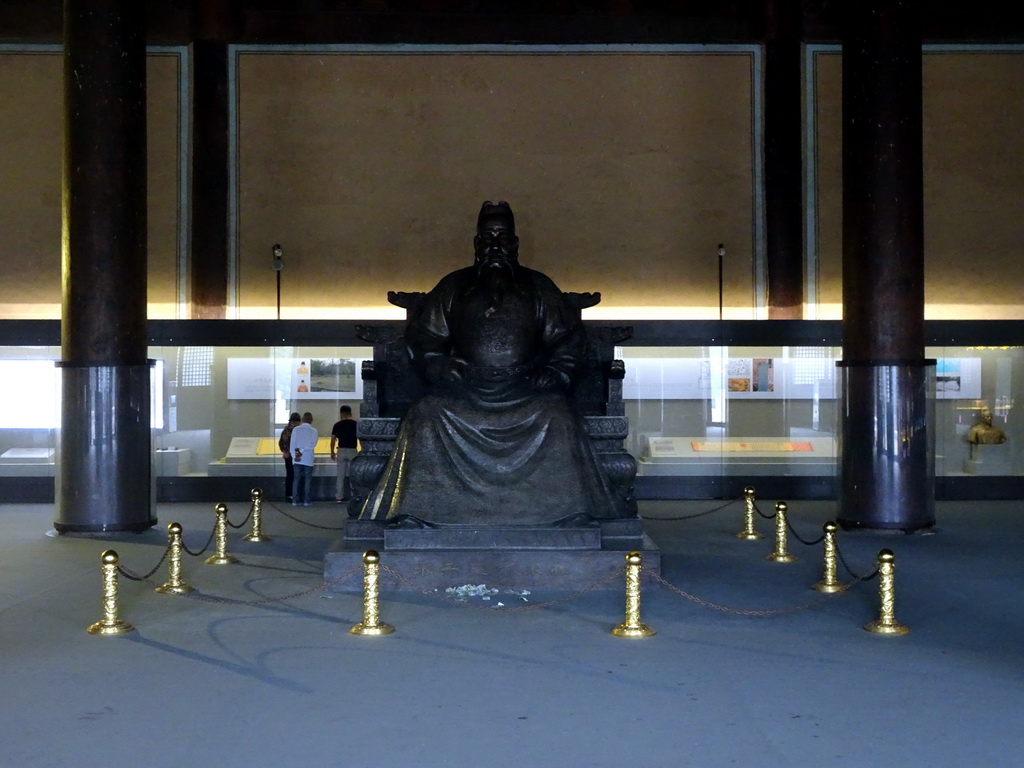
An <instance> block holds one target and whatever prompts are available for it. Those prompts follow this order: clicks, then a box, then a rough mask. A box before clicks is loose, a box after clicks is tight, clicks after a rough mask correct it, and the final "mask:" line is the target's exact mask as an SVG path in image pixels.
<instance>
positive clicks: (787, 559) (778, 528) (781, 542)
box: [764, 501, 796, 563]
mask: <svg viewBox="0 0 1024 768" xmlns="http://www.w3.org/2000/svg"><path fill="white" fill-rule="evenodd" d="M787 509H789V505H788V504H787V503H786V502H784V501H780V502H778V503H777V504H776V505H775V549H774V550H773V551H772V553H771V554H770V555H765V558H764V559H765V560H769V561H771V562H773V563H792V562H793V561H794V560H796V555H791V554H790V553H789V551H788V550H787V548H786V510H787Z"/></svg>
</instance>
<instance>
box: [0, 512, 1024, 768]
mask: <svg viewBox="0 0 1024 768" xmlns="http://www.w3.org/2000/svg"><path fill="white" fill-rule="evenodd" d="M214 501H220V500H212V501H211V502H210V503H208V504H174V505H170V504H168V505H161V506H160V507H159V508H158V510H157V514H158V517H159V519H160V525H159V526H158V528H157V529H154V530H152V531H150V532H147V533H145V534H141V535H138V536H109V537H102V538H90V537H57V536H54V535H47V533H48V531H49V530H50V529H51V528H52V520H53V509H52V507H51V506H48V505H0V654H2V655H0V664H2V680H3V687H2V699H0V701H2V702H3V705H2V707H3V711H2V716H0V766H4V767H5V768H6V767H7V766H31V767H32V768H42V767H44V766H47V767H48V766H61V767H65V766H83V767H84V768H91V767H92V766H111V765H126V766H146V767H148V768H162V767H163V766H167V767H168V768H170V766H183V765H189V766H207V765H209V766H218V767H219V768H234V767H235V766H238V767H239V768H241V767H242V766H245V767H246V768H260V767H261V766H317V767H318V768H323V767H327V766H344V768H361V767H363V766H367V767H369V766H375V767H380V768H392V767H395V768H399V767H401V768H411V767H413V766H420V767H429V768H432V767H433V766H455V767H462V766H466V767H467V768H468V767H470V766H473V767H474V768H475V767H476V766H496V767H505V766H526V765H530V766H600V767H604V766H609V767H611V766H623V765H633V764H637V765H646V766H666V767H668V766H699V767H700V768H715V767H717V766H734V765H742V766H757V767H758V768H782V767H786V768H788V767H790V766H794V767H795V766H815V767H816V768H824V767H826V766H844V767H845V766H851V767H852V766H939V767H942V766H988V765H1018V764H1021V757H1020V754H1021V750H1022V748H1024V729H1022V728H1021V712H1022V711H1024V658H1022V653H1021V649H1022V647H1024V607H1022V601H1021V597H1020V596H1021V594H1022V593H1024V560H1022V558H1021V556H1020V544H1019V540H1020V538H1021V537H1020V525H1021V522H1022V515H1021V511H1022V510H1021V505H1020V503H1018V502H990V503H978V502H963V503H941V504H939V505H938V520H939V525H938V531H937V533H935V534H934V535H928V536H892V535H890V536H879V535H873V534H841V535H840V540H839V541H840V549H841V551H842V553H843V555H844V557H845V559H846V561H847V563H848V564H849V565H850V567H851V568H853V569H854V570H855V571H863V572H866V571H870V570H871V568H872V567H873V565H874V562H875V557H876V555H877V552H878V550H879V549H881V548H883V547H887V548H890V549H892V550H893V551H894V552H895V553H896V616H897V619H899V620H900V621H902V622H904V623H906V624H907V625H908V626H909V627H910V629H911V632H910V634H908V635H906V636H903V637H882V636H877V635H872V634H870V633H868V632H865V631H864V630H863V629H862V628H861V627H862V625H863V624H864V623H866V622H867V621H870V620H871V619H874V618H876V617H877V615H878V610H879V608H878V597H877V582H870V583H860V584H857V585H855V586H854V587H853V588H852V589H851V590H850V591H849V592H847V593H845V594H840V595H833V596H827V597H824V598H823V597H821V596H820V595H819V594H818V593H816V592H813V591H811V590H810V589H809V588H808V587H809V585H810V584H811V583H813V582H815V581H817V580H818V579H819V578H820V576H821V562H820V560H821V547H820V545H819V546H815V547H811V546H804V545H803V544H800V543H798V542H797V541H796V540H795V539H792V538H790V544H789V546H790V549H791V551H792V552H793V553H794V554H796V555H797V556H798V557H799V559H798V560H797V562H795V563H792V564H787V565H782V564H774V563H768V562H766V561H765V560H764V555H765V554H767V553H768V552H769V551H770V550H771V537H770V536H768V537H767V538H766V539H765V540H763V541H760V542H744V541H740V540H738V539H736V538H734V536H733V534H734V533H735V532H737V531H738V530H739V529H740V528H741V527H742V509H741V506H740V505H739V503H736V504H733V505H732V506H730V507H728V508H727V509H723V510H720V511H717V512H713V513H711V514H708V515H705V516H703V517H699V518H695V519H690V520H667V519H659V518H669V517H677V516H682V515H688V514H695V513H698V512H701V511H704V510H711V509H714V508H715V507H717V506H720V503H716V502H649V503H645V504H643V505H642V514H643V515H644V516H645V517H648V518H650V520H649V522H648V523H647V526H646V528H647V532H648V533H649V534H650V536H651V537H652V538H653V539H654V541H655V542H656V543H657V544H658V545H659V546H660V547H661V550H662V565H663V574H664V577H665V578H666V579H667V580H668V581H669V582H671V583H672V584H674V585H675V586H676V587H678V588H680V589H682V590H684V591H686V592H687V593H689V594H690V595H692V596H693V597H695V598H699V599H700V600H703V601H705V602H707V603H713V604H715V605H718V606H722V607H725V608H728V609H730V610H728V611H726V610H720V609H716V608H714V607H710V606H708V605H705V604H702V603H699V602H696V601H695V600H693V599H688V598H686V597H683V596H681V595H679V594H678V593H677V592H675V591H673V590H670V589H666V588H660V589H658V588H654V587H649V588H645V590H644V593H643V603H642V618H643V620H644V621H645V622H646V623H648V624H650V625H651V626H653V627H654V628H655V629H656V630H657V631H658V634H657V635H656V636H655V637H652V638H647V639H636V640H624V639H619V638H616V637H613V636H612V635H611V634H609V629H610V628H611V627H612V626H613V625H615V624H617V623H618V622H620V621H622V618H623V610H624V609H623V605H624V600H623V597H622V596H621V595H619V594H617V593H609V592H590V593H587V594H584V595H582V596H579V597H576V598H574V599H572V600H568V601H563V602H558V603H555V604H552V605H549V606H547V607H543V606H541V603H543V602H544V599H545V598H548V597H550V595H546V594H531V595H528V596H522V595H497V596H494V597H492V599H491V600H490V601H484V600H482V599H481V598H470V599H469V600H468V601H467V602H465V603H461V604H460V603H452V602H446V601H445V600H443V599H441V597H440V596H439V595H435V594H416V593H408V592H403V593H401V594H397V593H396V594H390V595H389V594H387V593H385V594H384V595H383V600H382V604H381V618H382V619H383V620H384V621H386V622H388V623H390V624H393V625H394V626H395V627H396V629H397V631H396V633H395V634H393V635H389V636H386V637H356V636H353V635H351V634H349V632H348V629H349V627H351V626H352V625H353V624H355V623H356V622H358V621H359V620H360V619H361V618H362V602H361V598H360V597H359V596H357V595H344V594H338V593H331V592H327V591H325V590H322V589H318V587H321V586H322V585H323V566H322V558H323V554H324V552H325V551H326V549H327V548H328V547H329V546H330V544H331V542H332V541H333V539H334V537H335V535H336V534H335V533H334V532H333V531H330V530H326V529H323V528H313V527H310V526H308V525H305V524H302V523H299V522H296V521H294V520H292V519H289V518H287V517H285V516H283V515H281V514H280V513H279V512H278V511H277V510H276V509H274V508H273V507H271V506H270V505H267V506H266V507H265V509H264V530H265V532H266V533H269V534H271V535H272V536H273V537H274V539H273V541H272V542H269V543H265V544H244V543H242V542H240V541H239V537H240V536H241V534H242V533H244V532H245V529H243V530H241V531H235V530H232V532H231V539H230V541H231V543H230V545H229V551H230V552H232V553H233V554H235V555H237V556H238V557H240V558H241V560H242V563H240V564H238V565H232V566H210V565H205V564H203V563H202V558H192V557H186V558H185V568H184V578H185V580H186V581H187V582H188V583H190V584H192V585H193V586H195V587H196V588H197V590H198V591H199V592H200V593H201V594H202V595H203V596H205V597H206V598H207V599H205V600H198V599H190V598H188V597H181V596H166V595H160V594H157V593H155V592H154V591H153V589H152V586H153V585H147V584H144V583H137V582H131V581H128V580H126V579H124V578H122V579H120V582H119V583H120V596H121V600H120V604H121V613H122V616H123V618H125V619H127V620H128V621H130V622H131V623H132V624H134V625H135V627H136V628H137V630H136V631H135V632H133V633H130V634H128V635H124V636H120V637H97V636H93V635H89V634H87V633H86V631H85V629H86V627H87V626H88V625H90V624H91V623H93V622H94V621H97V620H98V619H99V618H100V617H101V591H100V571H99V565H100V554H101V552H102V551H103V550H105V549H108V548H112V549H115V550H116V551H117V552H118V553H119V555H120V558H121V562H122V564H123V565H124V566H126V567H127V568H128V569H130V570H132V571H134V572H136V573H144V572H145V571H148V570H149V569H150V568H152V567H153V566H155V565H156V564H157V562H158V561H159V559H160V556H161V554H162V552H163V550H164V548H165V544H166V534H165V528H166V525H167V524H168V523H171V522H180V523H181V524H182V525H183V526H184V528H185V543H186V545H187V546H189V547H190V548H192V549H193V550H197V549H199V548H201V547H202V546H203V545H204V544H205V542H206V540H207V539H208V537H209V534H210V531H211V530H212V525H213V504H214ZM223 501H226V502H227V503H228V504H229V506H230V507H231V510H232V511H231V518H232V520H233V521H236V522H237V521H240V520H241V519H242V518H243V517H244V516H245V513H246V511H247V510H248V503H247V501H246V500H239V501H238V502H232V501H231V500H223ZM773 501H774V500H765V501H763V502H761V503H760V507H761V509H762V510H764V511H766V512H767V511H770V510H771V508H772V502H773ZM285 511H287V512H288V513H289V514H292V513H295V512H301V513H302V514H301V518H302V519H303V520H304V521H308V522H311V523H315V524H317V525H320V526H332V525H339V524H340V520H339V519H338V514H339V509H338V508H337V507H335V506H334V505H328V504H322V505H317V506H315V507H312V508H308V509H301V510H293V509H292V508H291V507H288V508H285ZM790 513H791V518H792V522H793V525H794V527H795V528H796V529H797V531H798V532H799V533H801V535H802V536H803V537H804V538H807V539H811V538H816V537H817V536H818V534H819V533H820V527H821V524H822V523H823V522H824V521H826V520H828V519H829V518H830V517H831V516H832V515H833V513H834V504H833V503H832V502H820V501H819V502H792V503H791V504H790ZM297 516H299V515H297ZM758 525H759V528H760V530H762V531H763V532H764V533H766V534H770V533H771V528H770V526H769V524H768V523H766V522H765V521H763V520H762V521H759V524H758ZM841 575H845V572H841ZM165 579H166V570H165V569H163V570H160V571H158V572H157V573H156V574H155V575H154V576H153V579H152V580H153V581H154V582H155V583H160V582H162V581H164V580H165ZM300 592H305V594H302V595H300V596H296V597H291V598H289V599H286V600H282V601H276V602H266V601H268V600H272V599H274V598H280V597H286V596H288V595H294V594H296V593H300ZM498 602H501V603H503V607H497V603H498ZM513 607H514V608H515V609H516V610H512V608H513ZM790 608H798V610H788V609H790ZM521 609H528V610H521ZM761 610H772V611H774V610H778V611H781V612H780V613H777V614H773V615H770V616H751V615H745V614H743V613H737V611H740V612H742V611H761Z"/></svg>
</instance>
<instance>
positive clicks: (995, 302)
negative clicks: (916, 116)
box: [924, 52, 1024, 320]
mask: <svg viewBox="0 0 1024 768" xmlns="http://www.w3.org/2000/svg"><path fill="white" fill-rule="evenodd" d="M924 156H925V172H924V201H925V230H924V231H925V255H926V261H925V264H926V269H927V279H926V281H925V288H926V293H925V299H926V302H927V305H928V310H927V313H926V316H927V317H929V318H949V319H958V318H978V319H985V318H993V319H1014V320H1020V319H1024V301H1022V298H1021V294H1022V287H1024V284H1022V282H1021V279H1020V276H1021V263H1022V260H1021V257H1022V255H1024V52H1022V53H1002V54H999V53H988V54H971V53H962V54H961V53H957V54H938V53H933V54H929V55H927V56H925V58H924Z"/></svg>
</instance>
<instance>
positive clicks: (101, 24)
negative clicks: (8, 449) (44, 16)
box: [55, 0, 156, 533]
mask: <svg viewBox="0 0 1024 768" xmlns="http://www.w3.org/2000/svg"><path fill="white" fill-rule="evenodd" d="M144 5H145V4H144V3H140V2H138V0H65V2H64V115H65V121H64V122H65V128H64V210H63V220H64V231H63V286H64V288H63V290H64V292H63V299H62V301H63V310H62V319H61V362H60V364H59V365H60V367H61V369H62V377H61V381H62V383H61V388H62V412H61V430H60V437H59V456H58V461H57V482H56V485H57V494H56V498H57V520H56V522H55V527H56V528H57V530H58V531H60V532H62V533H67V532H88V531H125V530H128V531H141V530H144V529H146V528H149V527H150V526H152V525H153V524H155V523H156V519H155V518H154V517H153V510H152V503H153V494H152V488H153V485H152V473H151V463H152V458H151V456H152V451H151V436H150V435H151V433H150V380H149V379H150V365H149V362H148V360H147V346H146V344H147V342H146V339H147V336H146V255H147V254H146V47H145V17H144V15H143V9H144Z"/></svg>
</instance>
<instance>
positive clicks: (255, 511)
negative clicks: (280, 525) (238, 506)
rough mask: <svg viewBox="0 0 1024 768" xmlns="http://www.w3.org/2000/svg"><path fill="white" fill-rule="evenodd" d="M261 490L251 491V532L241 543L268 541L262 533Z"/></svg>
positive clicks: (267, 537) (254, 489) (268, 538)
mask: <svg viewBox="0 0 1024 768" xmlns="http://www.w3.org/2000/svg"><path fill="white" fill-rule="evenodd" d="M262 525H263V489H262V488H253V489H252V532H251V533H247V534H246V535H245V536H243V537H242V541H270V537H269V536H267V535H266V534H265V533H263V529H262V528H261V526H262Z"/></svg>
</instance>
